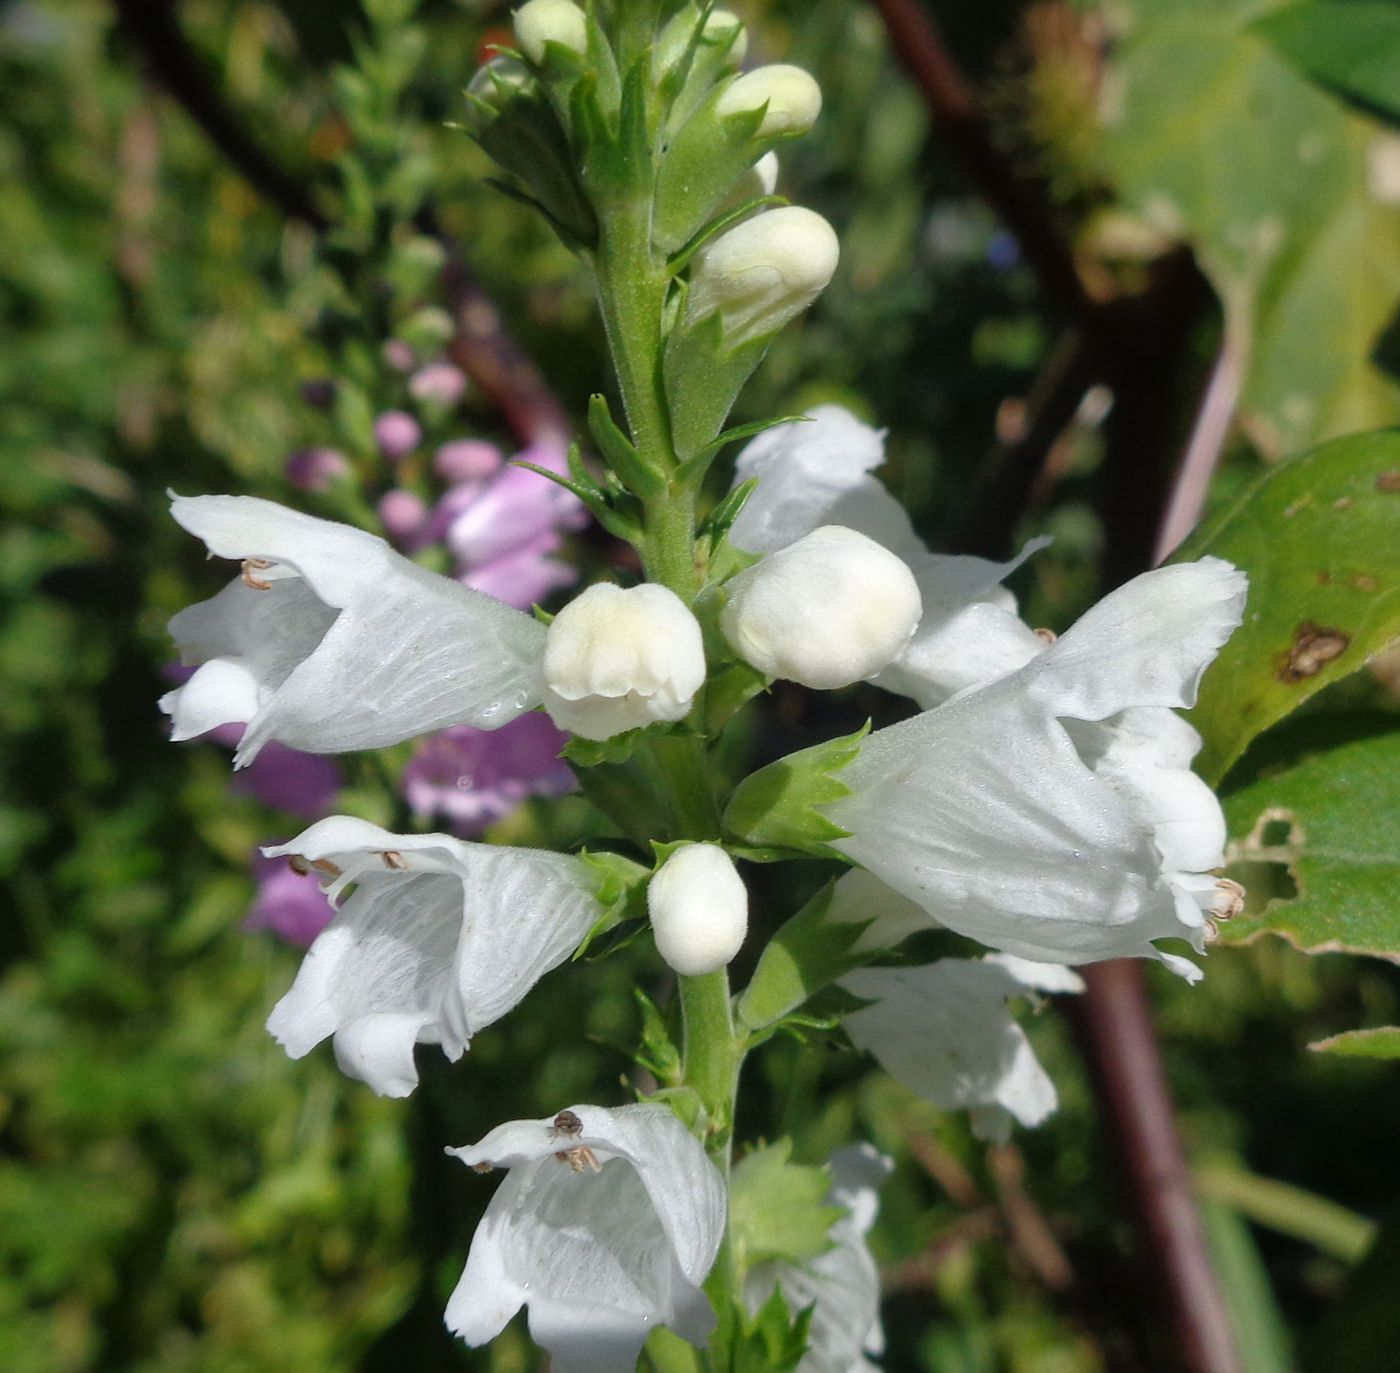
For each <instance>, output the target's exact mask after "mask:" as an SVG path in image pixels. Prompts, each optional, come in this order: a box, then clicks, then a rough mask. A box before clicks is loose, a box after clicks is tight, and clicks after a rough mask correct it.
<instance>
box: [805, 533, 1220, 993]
mask: <svg viewBox="0 0 1400 1373" xmlns="http://www.w3.org/2000/svg"><path fill="white" fill-rule="evenodd" d="M1244 593H1245V578H1244V575H1243V573H1241V572H1239V571H1237V570H1236V569H1235V568H1233V567H1231V566H1230V565H1229V564H1228V563H1225V562H1222V561H1221V560H1220V559H1218V558H1205V559H1202V560H1201V561H1200V562H1196V563H1187V564H1182V565H1178V566H1173V567H1165V568H1159V569H1158V570H1157V571H1155V572H1148V573H1144V574H1143V575H1142V576H1141V577H1138V578H1136V579H1134V580H1133V581H1131V582H1129V583H1128V584H1127V585H1126V586H1123V587H1120V588H1119V589H1118V590H1117V591H1115V592H1113V593H1112V594H1111V595H1109V596H1108V597H1106V598H1105V599H1104V600H1103V601H1101V602H1100V603H1099V604H1098V605H1097V606H1095V607H1094V608H1093V609H1092V610H1090V611H1089V612H1088V613H1087V614H1086V615H1084V616H1083V618H1082V619H1081V620H1080V621H1079V623H1078V624H1076V625H1075V626H1074V627H1073V628H1072V629H1071V630H1069V632H1068V633H1066V634H1064V635H1063V636H1061V638H1060V639H1059V640H1058V642H1056V643H1055V644H1053V645H1051V646H1049V647H1047V648H1046V649H1045V651H1044V652H1043V653H1041V654H1040V655H1039V656H1037V657H1036V658H1034V659H1032V660H1031V661H1030V662H1029V663H1027V664H1026V665H1025V666H1024V667H1022V668H1020V669H1019V670H1017V671H1015V672H1013V673H1010V674H1008V675H1006V676H1003V677H1000V678H998V679H997V680H996V681H993V682H991V683H990V684H989V685H986V686H983V687H980V688H977V689H976V690H971V691H966V692H964V693H963V694H962V695H960V696H958V697H956V698H954V699H953V700H951V701H948V702H947V703H945V704H944V705H941V706H939V707H937V708H936V709H934V710H930V711H925V712H924V713H923V714H921V715H918V716H915V717H914V718H913V719H911V720H905V721H903V722H901V723H900V724H897V725H893V726H891V727H890V728H888V729H883V730H878V731H876V733H874V734H872V735H870V737H869V738H867V739H866V740H864V741H863V743H862V744H861V746H860V749H859V752H858V754H857V756H856V758H855V760H854V761H853V762H852V763H850V764H849V765H848V766H847V767H846V768H844V769H843V770H842V771H841V773H840V779H841V781H842V783H844V784H845V785H846V786H848V787H849V788H850V789H851V794H850V795H849V796H846V797H843V798H842V799H841V800H839V801H836V802H833V803H831V804H829V805H826V806H824V807H822V813H823V814H824V815H825V816H826V817H827V818H829V819H830V820H832V821H833V822H835V823H836V824H838V825H840V826H841V827H842V828H843V829H845V830H846V831H848V836H849V837H847V838H844V839H838V840H835V841H833V847H834V848H837V849H840V850H841V851H842V852H843V853H845V854H846V855H847V856H848V857H849V858H851V859H852V860H853V861H855V862H857V863H859V864H860V865H861V866H862V867H865V868H867V869H869V871H870V872H872V873H873V874H874V875H875V876H876V877H878V878H879V879H880V880H881V881H883V882H885V883H886V884H887V885H888V886H890V887H893V888H894V889H895V890H896V891H898V892H900V893H902V894H903V895H904V896H906V897H908V898H909V899H910V900H912V901H914V902H916V903H917V904H918V905H920V906H921V907H923V909H924V910H926V911H928V913H929V914H930V915H931V916H933V917H934V918H935V919H936V920H938V921H940V922H941V923H943V924H944V925H946V926H948V927H949V928H950V929H953V930H956V931H957V932H958V933H960V934H964V935H967V936H969V937H971V938H973V939H977V940H980V941H981V942H982V943H984V944H988V945H990V946H991V947H993V948H995V949H1001V950H1004V951H1005V952H1007V953H1014V954H1019V955H1020V956H1022V957H1024V958H1029V959H1034V960H1037V961H1041V962H1047V963H1058V962H1065V963H1088V962H1093V961H1095V960H1097V959H1104V958H1117V957H1134V956H1149V957H1152V956H1155V957H1157V958H1160V959H1161V960H1162V961H1163V962H1164V963H1166V964H1167V965H1168V966H1169V967H1170V968H1171V969H1172V970H1173V971H1175V972H1177V973H1180V974H1181V975H1182V976H1186V977H1191V978H1194V977H1197V976H1199V972H1198V970H1197V969H1196V968H1195V966H1194V965H1193V964H1191V963H1190V962H1188V961H1187V960H1185V959H1182V958H1179V957H1176V956H1174V955H1171V954H1166V953H1162V952H1161V951H1159V950H1157V949H1156V948H1155V947H1154V946H1153V945H1152V942H1151V941H1152V940H1154V939H1160V938H1164V937H1177V938H1184V939H1187V940H1189V941H1190V943H1191V944H1192V945H1193V946H1194V947H1195V948H1196V949H1197V950H1200V949H1202V948H1203V943H1204V932H1205V928H1206V924H1207V915H1208V914H1210V913H1217V914H1219V913H1226V912H1225V911H1224V910H1223V909H1222V903H1224V904H1225V905H1228V904H1229V901H1230V900H1231V895H1230V892H1229V890H1228V889H1223V888H1222V885H1221V884H1219V883H1217V881H1216V880H1215V879H1214V878H1212V877H1210V876H1209V875H1208V873H1207V871H1206V867H1209V866H1214V865H1215V864H1218V863H1219V861H1220V856H1219V854H1218V852H1217V851H1216V850H1215V849H1214V848H1213V847H1211V846H1210V845H1209V844H1207V843H1204V842H1202V840H1203V838H1205V837H1209V835H1213V834H1218V833H1219V831H1218V830H1217V829H1214V828H1212V827H1214V826H1217V825H1218V823H1219V821H1218V805H1217V803H1216V801H1215V798H1214V797H1213V796H1212V795H1211V793H1210V792H1209V790H1208V789H1207V788H1205V787H1204V786H1199V785H1197V784H1195V783H1191V782H1183V781H1182V779H1181V777H1180V775H1179V774H1180V772H1181V770H1182V761H1183V753H1185V752H1186V749H1185V748H1184V744H1185V743H1186V741H1185V739H1184V736H1179V734H1178V737H1176V738H1175V740H1174V747H1175V752H1173V751H1171V749H1166V750H1165V751H1163V749H1162V748H1161V747H1159V750H1158V753H1157V755H1156V756H1157V757H1159V758H1161V759H1163V760H1164V761H1163V762H1160V763H1152V764H1151V767H1160V768H1163V769H1164V772H1163V773H1161V774H1154V773H1152V772H1150V771H1149V768H1148V765H1147V764H1146V763H1145V762H1142V761H1141V760H1142V757H1143V755H1141V754H1140V753H1139V752H1138V750H1140V749H1141V747H1142V745H1141V744H1140V743H1138V744H1134V743H1132V741H1131V740H1130V738H1129V736H1128V734H1127V733H1125V727H1124V723H1123V721H1124V719H1125V718H1126V719H1127V721H1128V722H1129V724H1128V728H1129V729H1131V728H1132V725H1133V722H1134V721H1141V720H1142V718H1143V717H1141V716H1140V715H1135V714H1128V715H1126V716H1125V715H1124V713H1125V712H1132V711H1134V710H1135V709H1137V708H1140V707H1151V708H1153V710H1154V711H1158V712H1160V711H1164V710H1166V709H1167V708H1170V707H1175V706H1188V705H1190V704H1191V703H1192V702H1193V701H1194V699H1195V694H1196V686H1197V683H1198V682H1199V680H1200V676H1201V673H1202V672H1203V671H1204V669H1205V667H1206V665H1207V664H1208V663H1209V662H1210V660H1211V659H1212V658H1213V657H1214V656H1215V654H1216V651H1217V650H1218V649H1219V647H1220V645H1221V644H1223V643H1224V642H1225V640H1226V639H1227V638H1228V637H1229V635H1230V633H1231V631H1232V630H1233V629H1234V628H1235V627H1236V626H1237V625H1238V624H1239V622H1240V617H1241V615H1242V612H1243V605H1244ZM1163 718H1164V717H1163V716H1162V715H1160V714H1158V715H1153V716H1149V717H1148V719H1149V720H1151V719H1156V720H1157V721H1158V722H1159V725H1160V721H1161V720H1162V719H1163ZM1079 722H1083V723H1084V724H1088V725H1093V726H1097V728H1095V729H1091V730H1088V731H1085V730H1084V729H1083V728H1082V727H1081V723H1079ZM1173 730H1174V731H1175V727H1173ZM1151 737H1152V738H1154V739H1156V738H1157V737H1158V736H1156V735H1152V736H1151ZM1193 737H1194V736H1193ZM1080 740H1087V741H1088V742H1090V743H1093V745H1094V748H1095V750H1096V753H1093V752H1089V751H1088V744H1087V743H1086V744H1084V745H1082V746H1083V747H1085V749H1086V752H1085V754H1083V755H1082V754H1081V752H1080V747H1077V746H1076V745H1077V743H1078V742H1079V741H1080ZM1125 759H1126V761H1124V760H1125ZM1135 759H1137V760H1138V761H1134V760H1135ZM1096 767H1097V768H1098V769H1099V770H1095V768H1096ZM1206 860H1212V861H1211V862H1209V863H1207V862H1206ZM1183 863H1187V864H1189V865H1190V866H1189V867H1186V868H1183V867H1181V866H1179V865H1180V864H1183ZM1198 865H1205V866H1198Z"/></svg>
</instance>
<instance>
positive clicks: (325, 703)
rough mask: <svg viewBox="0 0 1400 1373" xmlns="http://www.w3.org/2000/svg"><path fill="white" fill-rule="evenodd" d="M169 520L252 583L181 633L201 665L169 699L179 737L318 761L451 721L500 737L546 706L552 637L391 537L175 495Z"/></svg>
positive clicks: (233, 586)
mask: <svg viewBox="0 0 1400 1373" xmlns="http://www.w3.org/2000/svg"><path fill="white" fill-rule="evenodd" d="M171 513H172V514H173V515H174V517H175V519H176V521H177V522H178V523H179V524H180V525H182V526H183V527H184V528H185V529H188V530H189V531H190V533H192V534H195V535H197V536H198V537H199V538H201V539H203V540H204V542H205V544H207V545H208V548H209V551H210V552H211V553H213V554H215V555H217V556H218V557H221V558H238V559H241V560H243V575H242V576H241V577H236V578H234V580H233V581H232V582H230V583H229V584H228V585H227V586H226V587H225V588H224V589H223V590H222V591H221V592H219V594H218V595H217V596H214V597H213V598H212V599H210V600H207V601H202V602H201V603H200V604H198V605H193V606H190V607H188V608H187V609H185V610H182V611H181V612H180V613H179V614H178V615H176V616H175V617H174V618H173V619H172V620H171V621H170V633H171V634H172V636H173V637H174V639H175V642H176V644H177V645H178V646H179V648H180V653H181V658H182V660H183V661H184V662H186V663H200V664H202V666H201V667H200V668H199V670H198V671H197V672H196V673H195V674H194V676H193V677H191V678H190V680H189V681H188V682H187V683H186V684H185V685H184V686H182V687H180V688H179V689H178V690H176V691H172V692H170V693H169V694H168V695H166V696H165V697H164V698H162V700H161V709H163V710H164V711H166V712H167V713H168V714H169V715H171V716H173V717H174V725H175V729H174V737H175V738H176V739H188V738H191V737H193V736H194V735H196V734H203V733H205V732H206V731H207V730H210V729H213V728H214V727H215V726H216V725H221V724H227V723H230V722H238V721H243V722H246V723H247V725H248V728H247V730H246V732H245V733H244V735H243V742H242V744H241V745H240V747H239V750H238V755H237V759H236V762H237V765H238V766H239V767H242V766H244V765H246V764H248V763H251V762H252V761H253V759H254V758H255V757H257V754H258V751H259V750H260V749H261V748H262V747H263V745H264V744H266V743H267V741H268V740H269V739H278V740H280V741H281V742H283V743H285V744H290V745H291V746H292V747H293V748H299V749H305V750H307V751H309V752H312V753H340V752H343V751H345V750H347V749H363V748H379V747H381V746H383V745H385V744H394V743H398V742H399V741H400V740H403V739H408V738H411V737H412V736H413V735H416V734H424V733H427V732H428V731H429V730H435V729H441V728H443V727H445V726H447V725H452V724H469V725H476V726H477V727H478V728H482V729H494V728H497V727H499V726H501V725H504V724H508V723H509V722H510V721H511V720H513V719H515V717H516V716H518V715H520V714H521V713H523V712H524V711H526V710H528V709H529V708H530V707H531V706H534V705H536V704H538V702H539V696H538V694H537V691H536V679H537V677H538V672H539V667H538V665H539V660H540V655H541V653H542V651H543V648H544V628H543V626H541V625H540V624H538V623H537V622H536V621H534V620H533V619H531V617H530V616H528V615H524V614H522V613H521V612H520V611H518V610H512V609H511V608H510V607H509V606H504V605H502V604H501V603H500V602H499V601H493V600H492V599H491V598H490V597H489V596H484V595H482V594H481V593H480V592H479V591H471V590H469V589H468V588H467V587H464V586H460V585H458V583H456V582H454V581H452V580H450V579H449V578H447V577H439V576H435V575H434V574H433V573H431V572H428V571H426V570H425V569H423V568H421V567H418V566H417V565H416V564H414V563H411V562H409V561H408V560H407V559H406V558H403V557H401V556H400V555H399V554H397V553H395V552H394V551H393V549H391V548H390V547H389V545H388V544H386V543H385V542H384V540H383V539H379V538H376V537H375V536H374V535H373V534H367V533H365V532H364V531H363V530H360V529H352V528H351V527H350V526H349V525H344V524H335V523H333V522H332V521H330V520H318V519H315V518H313V517H312V516H310V515H303V514H301V513H299V512H297V511H294V510H288V509H285V508H284V507H283V506H280V505H275V504H273V502H271V501H264V500H259V499H257V498H255V497H252V496H194V497H184V496H176V497H174V499H173V502H172V507H171Z"/></svg>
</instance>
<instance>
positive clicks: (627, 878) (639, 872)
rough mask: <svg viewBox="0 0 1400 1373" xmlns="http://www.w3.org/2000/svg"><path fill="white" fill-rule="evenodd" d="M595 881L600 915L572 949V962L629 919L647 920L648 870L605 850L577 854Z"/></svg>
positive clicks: (618, 854)
mask: <svg viewBox="0 0 1400 1373" xmlns="http://www.w3.org/2000/svg"><path fill="white" fill-rule="evenodd" d="M579 857H580V859H582V861H583V862H584V864H585V865H586V866H587V868H588V870H589V873H590V875H591V876H592V878H593V880H594V882H595V884H596V885H595V888H594V897H595V899H596V900H597V902H598V904H599V905H600V906H601V907H602V908H603V913H602V914H601V915H600V916H599V917H598V919H597V920H595V921H594V922H593V925H592V927H591V928H590V929H589V931H588V933H587V934H586V935H584V937H583V942H582V943H581V944H580V945H579V946H578V948H577V949H575V950H574V959H575V960H577V959H580V958H583V957H584V956H585V955H586V954H587V952H588V950H589V948H590V947H591V946H592V945H593V944H594V943H595V942H596V941H597V940H598V939H599V938H600V937H601V936H602V935H605V934H607V933H609V932H610V931H611V930H614V929H616V928H617V927H618V926H619V925H621V924H623V923H624V922H626V921H628V920H636V921H645V920H646V914H647V909H646V882H647V878H648V877H649V876H650V875H651V873H650V870H649V869H647V868H645V867H643V866H642V865H641V864H640V863H634V862H633V861H632V860H631V859H630V858H624V857H623V856H622V854H620V853H608V852H606V851H605V850H600V851H598V852H594V853H590V852H588V851H587V850H586V849H585V850H584V851H583V852H582V853H580V854H579Z"/></svg>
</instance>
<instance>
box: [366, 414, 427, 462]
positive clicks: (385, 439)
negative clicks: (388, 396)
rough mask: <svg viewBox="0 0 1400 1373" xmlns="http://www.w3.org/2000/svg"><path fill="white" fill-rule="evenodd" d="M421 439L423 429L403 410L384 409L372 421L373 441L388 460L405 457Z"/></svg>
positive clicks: (395, 460) (396, 460)
mask: <svg viewBox="0 0 1400 1373" xmlns="http://www.w3.org/2000/svg"><path fill="white" fill-rule="evenodd" d="M422 440H423V429H422V426H421V425H420V424H419V423H418V421H417V420H416V419H414V418H413V416H412V415H410V414H409V413H408V412H407V411H404V410H386V411H385V412H384V413H383V414H382V415H380V416H379V418H378V419H377V420H375V422H374V441H375V443H377V444H378V445H379V451H380V452H381V453H383V454H384V456H385V457H386V458H388V459H389V461H390V462H398V460H399V459H400V458H406V457H407V456H408V455H409V454H410V453H411V452H413V450H414V449H415V448H417V447H418V445H419V444H420V443H421V442H422Z"/></svg>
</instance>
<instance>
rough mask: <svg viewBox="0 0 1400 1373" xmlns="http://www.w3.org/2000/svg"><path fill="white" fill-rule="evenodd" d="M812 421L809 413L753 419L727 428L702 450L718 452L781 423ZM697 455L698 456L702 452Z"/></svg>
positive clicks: (702, 451) (703, 451)
mask: <svg viewBox="0 0 1400 1373" xmlns="http://www.w3.org/2000/svg"><path fill="white" fill-rule="evenodd" d="M811 422H812V420H811V416H809V415H779V416H778V417H777V418H776V419H771V420H753V421H752V422H751V423H749V424H736V425H735V426H734V427H733V428H732V429H726V430H725V431H724V433H722V434H718V435H716V436H715V437H714V438H713V439H711V440H710V442H709V443H708V444H707V445H706V446H705V447H704V448H703V449H701V450H700V452H701V453H712V454H713V453H718V452H719V451H720V449H721V448H724V447H725V446H726V445H727V444H731V443H738V442H739V440H740V439H752V438H755V437H757V435H759V434H762V433H765V432H766V431H767V430H769V429H776V428H777V427H778V426H779V425H780V424H811ZM695 456H696V457H697V458H698V457H699V456H700V453H697V454H696V455H695ZM692 461H693V459H692Z"/></svg>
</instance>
